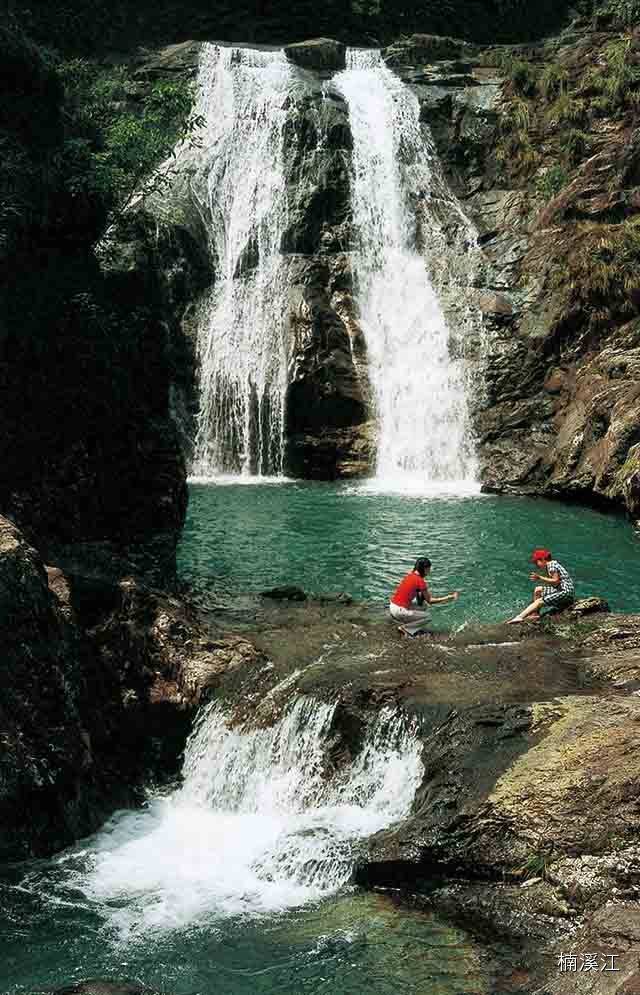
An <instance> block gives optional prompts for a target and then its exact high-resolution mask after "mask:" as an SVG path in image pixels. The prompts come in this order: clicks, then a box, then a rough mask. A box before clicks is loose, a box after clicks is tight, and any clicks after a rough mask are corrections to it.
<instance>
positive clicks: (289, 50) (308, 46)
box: [284, 38, 347, 72]
mask: <svg viewBox="0 0 640 995" xmlns="http://www.w3.org/2000/svg"><path fill="white" fill-rule="evenodd" d="M284 52H285V55H286V56H287V58H288V59H289V61H290V62H295V64H296V65H297V66H302V68H303V69H315V70H317V71H319V72H337V71H338V70H340V69H344V68H345V66H346V64H347V62H346V52H347V50H346V46H345V45H344V44H343V43H342V42H341V41H335V40H334V39H333V38H312V39H311V40H310V41H299V42H294V44H293V45H287V46H286V47H285V50H284Z"/></svg>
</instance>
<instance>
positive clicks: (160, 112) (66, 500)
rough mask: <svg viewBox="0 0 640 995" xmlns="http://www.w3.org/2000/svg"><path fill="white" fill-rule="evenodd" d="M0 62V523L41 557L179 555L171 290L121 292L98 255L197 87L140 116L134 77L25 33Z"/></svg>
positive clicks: (154, 96)
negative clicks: (152, 550) (97, 552)
mask: <svg viewBox="0 0 640 995" xmlns="http://www.w3.org/2000/svg"><path fill="white" fill-rule="evenodd" d="M0 49H1V50H2V55H3V61H4V63H5V66H6V67H8V70H9V71H8V73H7V75H6V78H5V86H4V88H3V90H2V93H1V94H0V146H1V148H2V153H3V154H2V157H1V161H0V203H2V205H3V206H2V214H1V216H0V287H1V288H2V289H1V290H0V313H1V314H2V332H1V335H0V346H1V347H2V349H1V352H0V385H1V391H0V394H1V396H2V401H1V402H0V418H1V420H2V424H3V428H4V431H3V435H2V443H0V462H1V465H2V467H3V470H2V471H0V508H1V509H2V511H3V512H4V513H5V514H8V515H9V516H10V517H12V518H13V520H15V521H16V522H17V523H18V524H20V525H21V526H22V527H24V528H25V529H27V531H28V534H29V536H30V538H31V539H32V540H33V541H35V542H36V543H38V544H42V543H46V544H49V543H53V544H55V543H56V542H71V541H77V540H85V539H91V540H95V539H100V540H103V539H108V540H117V541H125V540H127V541H128V540H131V539H133V538H136V539H141V538H144V537H149V536H152V535H158V534H164V535H165V536H166V538H167V542H168V548H169V549H170V548H171V547H172V545H173V544H175V541H176V538H177V532H178V529H179V526H180V524H181V522H182V516H183V515H184V510H185V506H186V487H185V470H184V462H183V457H182V454H181V452H180V450H179V445H178V440H177V434H176V429H175V426H174V425H173V423H172V421H171V419H170V416H169V387H170V383H171V366H172V355H171V350H170V347H169V342H168V338H167V329H166V325H165V324H164V323H163V321H162V320H161V317H160V299H161V297H162V293H163V289H162V286H161V276H160V273H159V271H156V270H153V269H152V268H147V269H146V270H145V269H144V266H143V265H142V264H141V266H139V267H138V269H137V270H136V268H135V267H133V266H131V267H130V268H131V269H132V272H131V274H130V277H129V279H128V281H127V280H123V278H122V275H121V274H120V275H119V276H118V277H114V276H113V274H111V273H105V272H103V270H102V269H101V266H100V263H99V260H98V258H97V256H96V254H95V252H94V247H95V245H96V243H97V242H98V241H99V239H100V237H101V236H102V235H103V233H104V231H105V229H106V227H107V226H108V225H109V224H110V223H111V222H112V221H113V219H114V217H115V216H116V215H117V214H118V212H119V211H120V210H121V209H122V207H123V206H124V205H126V203H127V201H128V199H129V198H130V197H131V194H132V191H133V190H134V189H136V188H137V187H138V185H139V182H140V178H141V176H143V175H148V172H149V170H150V169H151V168H152V167H153V165H155V164H156V162H158V161H159V160H160V159H162V158H163V157H164V156H165V155H166V154H167V153H168V151H169V150H170V149H171V148H172V146H173V143H174V142H175V141H176V138H177V137H179V136H180V135H181V134H184V133H185V129H186V128H188V124H187V120H188V116H187V115H188V109H189V107H190V102H191V97H190V94H189V92H188V85H187V84H185V83H183V82H175V83H167V82H162V81H158V82H153V83H151V84H150V85H148V86H147V87H146V88H144V90H143V92H142V93H140V94H138V97H139V99H138V104H137V106H133V107H129V106H128V105H127V104H125V103H124V101H123V100H121V99H120V97H121V96H122V95H123V88H124V85H125V84H124V82H123V74H122V72H121V71H120V70H108V71H107V70H105V71H98V70H97V69H96V68H95V67H92V66H90V65H89V64H88V63H86V62H84V61H82V60H78V59H75V60H70V61H62V60H61V59H60V58H59V57H58V56H56V55H55V54H53V53H52V52H51V51H49V50H47V49H44V48H42V47H40V46H38V45H36V44H34V43H33V42H32V41H31V40H30V39H29V38H28V37H27V36H26V35H25V34H24V32H23V31H22V29H21V28H20V26H19V25H18V24H17V22H15V21H11V22H9V23H6V24H4V25H3V26H2V28H1V30H0ZM143 262H144V260H143ZM114 280H115V282H117V288H116V287H115V285H114ZM116 289H117V293H116V292H115V291H116Z"/></svg>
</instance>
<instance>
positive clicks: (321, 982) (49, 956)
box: [0, 483, 640, 995]
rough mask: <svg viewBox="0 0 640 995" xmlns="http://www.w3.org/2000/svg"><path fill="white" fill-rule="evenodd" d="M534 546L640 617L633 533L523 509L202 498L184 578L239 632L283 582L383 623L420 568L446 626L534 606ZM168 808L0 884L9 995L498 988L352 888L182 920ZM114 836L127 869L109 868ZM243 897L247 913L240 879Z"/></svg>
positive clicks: (18, 870) (194, 506)
mask: <svg viewBox="0 0 640 995" xmlns="http://www.w3.org/2000/svg"><path fill="white" fill-rule="evenodd" d="M541 545H542V546H549V547H550V548H551V549H552V550H553V552H554V554H555V555H556V556H557V557H558V559H560V560H561V561H562V562H563V563H564V564H565V565H566V566H567V568H568V569H569V570H570V571H571V572H572V574H573V576H574V578H575V581H576V586H577V592H578V594H579V595H588V594H600V595H604V596H606V597H607V598H608V599H609V601H610V603H611V606H612V608H614V609H617V610H621V611H624V610H637V609H638V606H639V604H640V569H639V567H638V563H639V560H638V552H639V548H640V547H639V546H638V539H637V537H636V535H635V534H634V532H633V530H632V528H631V527H630V526H629V524H628V523H627V522H626V521H624V520H623V519H622V518H616V517H613V516H607V515H604V514H600V513H598V512H596V511H590V510H585V509H581V508H574V507H566V506H563V505H560V504H554V503H549V502H545V501H534V500H526V499H516V498H508V499H500V498H493V497H486V498H484V497H479V496H478V497H473V498H471V497H470V498H453V497H448V498H439V499H436V498H431V499H426V498H421V497H416V496H402V495H392V494H376V493H372V492H370V491H368V490H367V489H360V488H358V487H348V486H344V485H341V486H338V485H322V484H302V483H300V484H298V483H286V484H280V485H253V486H245V485H237V484H231V485H225V486H209V485H192V487H191V501H190V507H189V516H188V521H187V527H186V530H185V534H184V538H183V541H182V543H181V547H180V551H179V563H180V569H181V572H182V575H183V577H185V578H187V579H189V580H190V581H192V582H193V583H194V584H195V585H196V586H197V587H198V588H200V589H201V590H202V591H203V592H206V595H207V601H208V602H209V603H213V604H215V605H217V606H219V608H220V613H219V615H218V617H219V618H220V619H221V620H223V621H224V620H225V619H227V620H228V621H229V624H231V625H236V626H237V625H243V624H246V623H247V619H248V618H251V619H252V620H253V623H254V624H255V622H256V620H257V621H258V622H259V619H260V611H261V609H260V604H261V601H260V598H259V597H257V595H256V592H259V591H260V590H262V589H263V588H266V587H270V586H274V585H278V584H297V585H300V586H302V587H304V588H305V589H306V590H308V591H315V592H336V591H341V590H342V591H349V592H350V593H351V594H353V595H354V596H355V597H358V598H363V599H366V600H367V601H368V602H369V603H370V604H371V610H372V611H374V612H377V611H380V613H381V615H382V614H383V613H384V612H385V609H386V604H387V601H388V598H389V595H390V593H391V591H392V590H393V588H394V586H395V584H396V583H397V581H398V580H399V579H400V578H401V577H402V575H403V574H404V573H405V571H406V570H407V569H409V568H410V567H411V565H412V562H413V560H414V559H415V557H416V556H417V555H428V556H429V557H430V558H431V559H432V560H433V563H434V569H433V577H432V586H433V590H434V592H435V593H436V594H440V593H446V592H448V591H449V590H451V589H452V588H454V587H459V588H460V589H461V591H462V592H463V593H462V596H461V599H460V601H459V603H458V604H457V605H455V606H451V607H448V608H444V609H442V610H441V611H440V612H439V613H438V616H437V618H438V620H439V622H441V624H442V625H443V626H449V625H451V626H453V625H455V626H458V625H461V624H463V623H464V622H465V621H468V620H469V621H470V620H480V621H487V622H489V621H494V620H497V619H500V618H504V617H505V616H506V615H508V614H511V613H512V612H513V611H514V609H515V608H517V607H519V605H521V604H523V603H524V602H525V601H526V600H527V599H528V597H529V594H530V591H531V583H530V581H529V580H528V574H529V569H530V568H529V565H528V562H527V561H528V555H529V552H530V550H531V548H532V547H534V546H541ZM161 804H162V802H161V800H155V801H154V800H152V801H151V803H150V806H149V808H148V809H147V810H143V811H141V812H138V813H129V814H123V815H121V816H119V817H116V819H114V820H113V824H114V825H115V826H116V830H113V828H112V829H109V827H107V828H106V829H105V831H103V832H102V833H101V834H98V835H97V837H95V838H93V839H91V840H88V841H81V842H80V843H79V844H78V845H77V846H76V847H73V848H71V849H70V850H69V851H67V852H66V853H63V854H60V855H58V856H56V857H55V858H53V859H52V860H49V861H38V862H30V863H27V864H22V865H16V866H14V867H7V868H4V869H0V992H2V993H11V995H19V993H20V995H24V993H27V992H32V991H38V990H41V989H43V988H46V987H51V986H56V985H61V984H63V983H64V982H69V981H73V980H75V979H80V978H87V977H105V978H131V979H139V980H141V981H143V982H145V983H146V984H148V985H153V986H157V987H158V988H159V989H160V990H161V991H164V992H167V993H169V995H171V993H172V995H197V993H200V995H214V993H217V992H223V993H224V995H275V993H276V992H277V993H283V995H298V993H314V995H315V993H329V992H332V993H333V992H338V993H345V995H365V993H367V995H387V993H393V995H402V993H418V995H475V993H483V995H488V993H489V992H490V991H492V990H493V989H492V983H491V981H490V980H489V979H488V976H487V970H486V963H487V961H486V956H485V954H484V953H483V952H482V951H481V950H479V949H478V946H477V944H475V943H474V942H473V941H472V940H471V938H470V937H469V936H468V935H467V934H465V933H464V932H463V931H462V930H460V929H457V928H453V927H451V926H449V925H447V924H446V923H443V922H442V921H441V920H439V919H437V918H435V917H433V916H431V915H427V914H423V913H417V912H415V911H408V910H406V909H402V908H397V907H395V906H394V905H392V904H391V903H390V902H389V901H388V900H386V899H384V898H382V897H380V896H374V895H364V894H362V893H358V892H354V891H351V890H349V889H346V890H343V891H342V892H341V893H339V894H337V895H335V896H334V897H333V898H325V899H324V900H321V901H320V900H318V901H313V902H310V903H309V904H307V905H305V906H303V907H297V908H296V907H291V905H290V904H289V905H286V903H285V904H283V907H282V908H281V910H280V911H275V912H274V911H271V912H269V913H268V914H267V913H262V914H261V913H259V912H253V913H251V914H250V913H244V914H241V913H239V914H235V913H234V914H228V913H225V912H224V911H223V910H224V907H225V903H226V901H227V897H226V895H225V894H224V893H221V894H220V896H219V897H220V903H221V904H220V906H219V907H218V908H211V909H208V907H207V912H206V914H204V915H203V914H202V910H200V912H198V914H195V913H194V914H193V915H190V912H189V909H190V900H189V895H188V894H186V895H185V893H184V892H185V884H184V882H185V880H187V881H190V882H191V884H190V885H189V887H192V888H193V889H194V892H197V891H198V878H199V869H198V868H199V866H200V865H198V863H197V860H198V855H197V848H196V850H195V852H194V851H193V850H192V851H190V850H189V845H188V844H187V845H186V846H185V842H184V837H183V836H181V835H180V833H177V834H176V836H175V840H174V839H173V837H171V835H169V843H168V849H165V850H164V851H159V853H160V856H158V857H156V856H155V851H154V849H153V847H154V845H155V844H154V840H157V834H158V831H160V830H161V829H162V826H163V825H164V826H165V832H166V833H169V834H170V832H171V827H170V825H169V829H166V825H167V823H166V820H165V822H164V823H163V821H162V819H161V818H160V816H159V815H158V814H157V813H158V812H159V811H161ZM207 824H208V823H203V825H207ZM114 831H115V832H117V833H119V834H120V836H119V840H120V841H119V843H118V845H117V847H116V848H115V852H116V857H117V858H118V859H116V861H115V862H114V861H111V862H110V861H109V860H107V861H106V862H104V861H103V862H101V860H102V857H101V855H102V856H103V855H104V854H105V853H106V852H108V851H109V847H110V846H111V845H112V844H111V843H110V842H109V841H110V839H111V837H110V835H109V834H110V832H111V833H113V832H114ZM202 831H203V832H208V831H209V830H205V829H203V830H202ZM194 832H195V829H194ZM247 833H248V835H249V836H250V833H251V829H250V827H249V829H248V830H247ZM195 838H196V837H194V839H195ZM165 839H166V837H165ZM147 841H148V843H147ZM140 846H142V848H143V850H142V852H143V853H145V852H147V850H148V859H147V866H146V868H145V869H144V877H143V879H142V882H141V883H140V884H138V883H137V882H136V881H132V880H131V879H130V878H128V877H127V874H126V872H124V873H123V872H122V867H121V864H120V863H119V862H118V860H119V856H118V855H120V856H122V855H123V854H124V855H126V853H127V851H128V849H129V848H130V847H133V848H136V847H138V848H139V847H140ZM133 852H134V853H138V852H139V850H135V849H134V851H133ZM162 853H164V854H165V856H164V857H162V855H161V854H162ZM167 854H168V856H167ZM159 860H160V861H164V863H165V864H166V863H167V861H168V866H165V867H163V868H162V869H160V868H159V870H158V875H159V877H162V878H163V879H167V878H168V884H167V881H166V880H165V881H164V887H165V891H164V892H163V893H162V894H163V895H164V896H165V898H166V903H165V899H163V900H162V902H160V903H159V904H158V905H157V906H153V907H152V908H151V909H150V910H148V908H147V904H146V899H145V895H146V891H145V890H144V889H149V888H150V889H151V890H150V891H149V894H150V895H151V894H153V884H154V867H155V866H156V865H157V862H158V861H159ZM189 861H191V862H192V863H193V862H194V861H195V863H194V867H192V868H188V873H186V875H185V873H184V868H183V866H182V865H183V864H184V863H185V862H187V863H188V862H189ZM124 866H125V867H126V861H125V864H124ZM174 866H175V871H176V873H175V888H174V891H175V894H172V887H173V884H172V875H173V873H174ZM161 870H162V873H161ZM134 873H135V870H134ZM114 875H115V878H114ZM118 875H120V876H119V877H118ZM116 879H117V880H116ZM114 880H115V883H114ZM149 882H151V884H150V883H149ZM234 887H235V886H234ZM96 889H97V890H96ZM101 889H102V891H101ZM176 889H177V890H176ZM236 891H237V894H235V893H234V894H235V898H236V899H238V900H239V901H240V905H242V903H243V901H244V896H243V892H242V882H240V884H239V885H238V888H237V889H236ZM178 892H179V894H178ZM105 896H106V897H105ZM141 903H142V904H141ZM196 904H197V903H196ZM214 904H215V903H214ZM174 909H178V910H179V911H180V919H179V921H178V920H176V921H175V922H174V921H173V919H172V916H173V911H172V910H174ZM138 910H142V911H141V912H139V911H138ZM147 911H149V915H150V916H151V920H150V921H151V922H153V916H155V915H156V914H157V915H158V917H159V919H158V922H159V923H160V924H161V925H160V926H159V927H158V928H154V927H153V926H151V927H149V928H147V925H146V921H145V919H144V918H143V919H140V921H136V916H145V915H146V913H147ZM125 926H126V928H125Z"/></svg>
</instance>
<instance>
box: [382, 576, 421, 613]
mask: <svg viewBox="0 0 640 995" xmlns="http://www.w3.org/2000/svg"><path fill="white" fill-rule="evenodd" d="M426 590H427V583H426V581H425V579H424V577H421V576H420V574H417V573H415V572H414V571H412V572H411V573H410V574H407V576H406V577H405V578H404V580H402V581H401V582H400V584H399V585H398V589H397V591H396V593H395V594H394V595H393V597H392V599H391V601H392V603H393V604H394V605H398V606H399V607H400V608H411V602H412V601H413V599H414V598H415V596H416V594H417V593H418V591H426Z"/></svg>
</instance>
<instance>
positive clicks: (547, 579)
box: [531, 573, 560, 587]
mask: <svg viewBox="0 0 640 995" xmlns="http://www.w3.org/2000/svg"><path fill="white" fill-rule="evenodd" d="M531 580H541V581H542V583H543V584H548V585H549V586H550V587H560V574H558V573H552V574H548V575H547V576H545V575H543V574H536V573H532V574H531Z"/></svg>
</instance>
